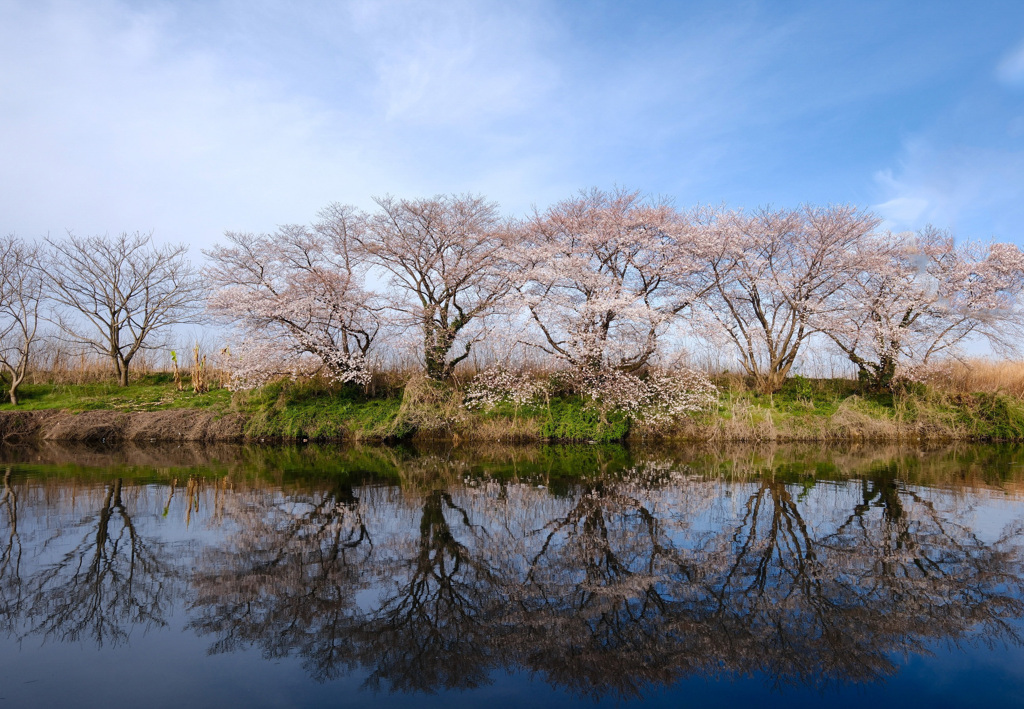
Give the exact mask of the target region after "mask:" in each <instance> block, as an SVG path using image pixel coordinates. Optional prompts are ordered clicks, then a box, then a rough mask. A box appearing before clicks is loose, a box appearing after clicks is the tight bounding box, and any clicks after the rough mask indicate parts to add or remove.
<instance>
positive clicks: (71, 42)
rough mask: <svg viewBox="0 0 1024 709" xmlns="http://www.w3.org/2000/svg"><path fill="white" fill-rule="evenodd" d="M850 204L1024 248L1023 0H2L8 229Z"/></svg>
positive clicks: (219, 226)
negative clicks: (404, 208)
mask: <svg viewBox="0 0 1024 709" xmlns="http://www.w3.org/2000/svg"><path fill="white" fill-rule="evenodd" d="M615 184H618V185H624V186H628V187H634V188H638V189H641V190H644V191H646V192H649V193H652V194H662V195H671V196H673V197H675V199H676V202H677V204H679V205H680V206H689V205H693V204H696V203H715V204H717V203H726V204H729V205H732V206H743V207H753V206H757V205H763V204H775V205H795V204H798V203H801V202H813V203H829V202H852V203H855V204H858V205H862V206H865V207H871V208H873V209H875V210H877V211H878V212H879V213H880V214H881V215H882V216H884V217H885V218H886V219H887V220H888V222H887V223H888V225H889V226H890V227H892V228H896V229H903V228H917V227H920V226H922V225H924V224H926V223H928V222H931V223H934V224H936V225H938V226H943V227H949V228H951V229H953V230H954V231H955V232H956V233H957V234H958V235H960V236H963V237H975V238H982V239H988V238H991V237H995V238H998V239H1000V240H1010V241H1016V242H1017V243H1024V234H1022V231H1021V227H1020V225H1021V224H1022V223H1024V2H1020V1H1019V0H1016V1H1015V2H976V3H967V2H956V3H952V2H950V3H942V2H935V1H930V2H904V3H899V2H886V3H881V2H878V3H873V2H864V1H863V0H861V1H858V2H824V1H822V2H806V3H796V2H739V3H729V2H707V3H701V2H695V3H685V2H666V3H657V2H649V3H639V2H633V3H628V4H627V3H613V2H543V1H540V0H536V1H529V0H527V1H525V2H523V1H520V2H461V1H459V0H445V1H444V2H420V3H416V2H386V1H383V2H350V3H344V2H323V3H317V2H302V3H299V2H288V3H286V2H260V1H259V0H245V1H235V0H225V1H221V2H218V1H217V0H204V1H196V2H190V1H180V2H115V1H105V0H93V1H90V2H46V1H44V0H34V1H26V2H12V1H10V0H0V229H3V230H5V231H14V232H17V233H18V234H20V235H22V236H28V237H35V236H40V235H43V234H45V233H53V234H59V233H62V232H63V231H64V230H65V229H73V230H75V231H76V232H78V233H96V232H117V231H122V230H136V229H142V230H150V229H152V230H155V232H156V234H157V235H158V237H159V238H161V239H165V240H170V241H185V242H188V243H191V244H194V245H196V246H205V245H208V244H211V243H213V242H215V241H216V240H217V239H218V238H219V236H220V235H221V234H222V233H223V231H224V230H226V229H233V230H254V231H261V230H269V229H273V228H274V226H275V225H277V224H281V223H286V222H304V221H309V220H310V219H312V217H313V215H314V213H315V212H316V211H317V210H318V209H319V208H320V207H322V206H323V205H324V204H326V203H327V202H330V201H341V202H348V203H353V204H357V205H361V206H364V207H367V206H370V198H371V197H372V196H373V195H379V194H384V193H388V192H390V193H392V194H396V195H400V196H423V195H431V194H436V193H442V192H464V191H473V192H479V193H483V194H486V195H487V196H489V197H490V198H492V199H494V200H496V201H498V202H500V203H501V204H502V206H503V207H504V208H505V210H506V211H508V212H510V213H513V214H518V213H523V212H525V211H526V210H528V209H529V208H530V207H531V205H534V204H536V205H537V206H539V207H543V206H545V205H546V204H548V203H550V202H552V201H554V200H557V199H560V198H562V197H566V196H569V195H570V194H572V193H573V192H574V191H576V190H577V189H580V188H584V187H589V186H594V185H596V186H601V187H610V186H612V185H615Z"/></svg>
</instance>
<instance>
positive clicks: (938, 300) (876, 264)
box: [823, 227, 1024, 388]
mask: <svg viewBox="0 0 1024 709" xmlns="http://www.w3.org/2000/svg"><path fill="white" fill-rule="evenodd" d="M863 247H864V248H863V249H861V250H860V251H859V255H860V256H861V258H858V259H857V260H856V261H855V269H854V270H853V271H852V273H851V275H850V278H849V279H848V280H847V281H846V284H845V285H844V288H843V291H842V292H841V294H840V295H841V297H840V307H837V308H835V309H834V310H833V311H832V312H831V313H830V314H829V317H828V318H826V320H827V322H826V323H825V325H824V326H823V330H824V332H825V333H826V334H827V335H828V337H829V338H830V339H831V340H832V341H833V342H834V343H835V345H836V346H837V347H838V348H839V350H840V351H842V352H843V353H844V354H845V355H846V356H847V357H848V358H849V360H850V361H851V362H852V363H853V364H854V365H856V366H857V370H858V375H859V377H860V379H861V380H862V381H864V382H865V383H868V384H869V385H871V386H873V387H875V388H882V387H886V386H889V385H890V383H891V382H892V381H893V378H894V377H895V376H896V375H897V373H898V371H899V369H900V368H901V367H908V366H910V367H912V366H916V365H927V364H929V362H930V361H932V360H933V358H935V357H936V356H941V355H949V354H954V355H955V354H956V353H957V352H958V348H959V347H960V346H961V345H962V344H963V343H964V342H965V341H966V340H968V339H969V338H982V339H985V340H987V341H988V342H989V343H990V344H992V346H993V347H994V349H996V350H997V351H1001V352H1003V353H1007V354H1012V353H1015V352H1017V351H1018V343H1019V342H1020V338H1021V336H1022V335H1024V304H1022V303H1021V302H1020V293H1021V292H1022V289H1024V253H1022V252H1021V250H1020V249H1019V248H1018V247H1017V246H1015V245H1013V244H1000V243H992V244H988V245H984V244H980V243H977V242H964V243H960V244H957V243H956V242H955V240H954V238H953V236H952V235H951V234H949V233H948V232H946V231H940V230H938V229H935V228H933V227H928V228H926V229H924V230H922V231H920V232H918V233H917V234H909V233H903V234H886V235H883V236H879V237H877V238H875V239H872V240H870V241H868V242H866V243H865V244H863Z"/></svg>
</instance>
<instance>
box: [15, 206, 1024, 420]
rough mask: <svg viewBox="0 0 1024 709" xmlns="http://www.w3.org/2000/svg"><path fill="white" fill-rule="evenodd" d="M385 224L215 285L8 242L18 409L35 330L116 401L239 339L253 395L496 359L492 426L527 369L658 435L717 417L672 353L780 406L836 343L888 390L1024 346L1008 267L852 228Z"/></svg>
mask: <svg viewBox="0 0 1024 709" xmlns="http://www.w3.org/2000/svg"><path fill="white" fill-rule="evenodd" d="M376 203H377V207H376V209H375V210H373V211H372V212H370V213H364V212H362V211H360V210H358V209H355V208H353V207H349V206H343V205H338V204H332V205H329V206H328V207H327V208H326V209H324V210H323V211H321V212H320V213H319V215H318V216H317V219H316V220H315V221H314V223H313V224H311V225H308V226H305V225H287V226H282V227H280V228H278V229H277V230H276V231H274V232H272V233H268V234H249V233H236V232H228V233H227V234H226V241H225V242H224V243H223V244H221V245H219V246H217V247H215V248H213V249H211V250H209V251H207V252H206V256H207V258H208V262H207V263H206V265H205V266H204V267H203V268H202V269H197V268H196V267H195V266H194V265H192V264H191V263H190V262H189V261H188V259H187V247H185V246H184V245H166V246H158V245H156V244H154V242H153V240H152V236H151V235H150V234H144V233H134V234H127V233H125V234H120V235H118V236H115V237H109V236H92V237H77V236H75V235H73V234H69V235H68V236H67V237H66V238H62V239H46V240H45V241H43V242H41V243H33V242H29V241H26V240H22V239H19V238H17V237H14V236H8V237H4V238H3V239H0V368H2V371H3V373H4V378H5V379H6V381H7V385H8V390H9V395H10V397H11V401H12V402H15V403H16V401H17V388H18V385H19V384H20V383H21V382H22V381H23V380H24V379H25V377H26V375H27V373H28V372H29V371H30V360H31V357H30V355H31V353H32V349H33V347H34V346H35V345H36V344H37V343H38V341H39V339H40V337H41V334H40V333H41V330H47V331H49V332H51V333H52V334H54V336H55V337H58V338H59V339H60V340H61V341H62V342H63V343H64V344H65V345H68V346H71V347H73V348H78V349H79V350H81V351H82V352H91V353H92V354H94V355H99V356H102V357H106V358H108V359H109V361H110V362H111V363H112V365H113V368H114V370H115V371H116V372H117V375H118V379H119V381H120V383H121V384H122V385H127V383H128V380H129V376H128V372H129V367H130V365H131V362H132V361H133V359H134V358H135V357H136V356H137V355H138V354H139V353H140V352H142V351H145V350H147V349H154V348H157V349H158V348H161V347H165V346H166V339H167V338H166V337H165V336H166V335H168V334H169V333H170V332H171V331H172V330H173V328H174V327H175V326H176V325H179V324H182V323H203V322H216V323H217V324H219V325H228V326H231V327H232V329H233V331H234V334H233V335H232V336H231V338H230V340H229V342H230V346H229V347H228V348H226V349H225V351H224V353H223V357H222V366H224V367H226V368H227V369H229V370H230V371H231V374H232V378H233V382H234V385H235V386H237V387H241V388H244V387H252V386H259V385H260V384H262V383H264V382H266V381H269V380H270V379H273V378H275V377H279V376H300V375H308V374H313V373H320V374H322V375H326V376H329V377H333V378H334V379H336V380H339V381H348V382H356V383H366V382H367V381H368V380H369V377H370V371H371V369H372V368H373V367H375V366H381V363H382V362H386V360H387V359H388V357H389V356H391V357H393V353H394V352H395V351H396V350H398V349H401V348H405V347H407V345H408V344H409V337H410V335H414V339H415V342H416V344H415V347H413V348H412V349H413V350H414V351H415V352H416V355H417V356H418V358H419V359H420V361H421V362H422V364H423V367H424V371H425V374H426V375H427V376H428V377H429V378H431V379H434V380H445V379H448V378H450V377H451V376H452V374H453V372H454V370H455V368H456V367H457V366H458V365H459V363H460V362H463V361H464V360H466V358H467V357H469V356H470V354H471V352H473V351H474V348H477V349H480V348H481V346H482V347H483V348H484V350H486V352H487V353H488V356H489V357H490V358H492V359H495V358H496V359H498V360H505V361H504V362H499V364H503V365H504V366H503V367H500V366H499V367H497V368H492V369H491V370H489V371H487V372H485V373H484V376H482V377H480V378H479V380H478V387H477V388H476V390H475V391H473V392H471V396H470V400H473V401H477V402H479V403H482V404H487V403H492V402H494V401H496V400H498V399H501V398H505V399H509V400H512V401H515V402H521V401H525V400H528V399H530V398H536V397H538V396H541V395H543V394H544V393H545V391H546V390H545V386H547V384H546V380H545V379H544V378H542V377H541V378H538V377H535V376H534V377H531V375H530V374H529V373H527V372H524V371H521V370H516V368H515V367H514V366H510V365H512V363H513V362H514V360H515V358H514V357H513V355H514V354H516V353H519V354H520V355H521V353H523V352H531V351H532V352H533V353H534V354H535V355H539V356H540V357H542V358H543V361H545V362H547V363H548V365H549V367H548V368H549V369H554V370H556V371H558V372H559V373H560V374H561V376H563V377H566V378H568V380H569V384H570V385H571V386H572V387H573V388H575V389H576V390H577V391H580V392H581V393H583V394H585V395H587V396H589V397H590V398H591V399H593V400H595V401H600V402H603V404H605V405H608V406H610V407H614V408H625V409H627V410H628V409H630V407H634V408H636V407H637V406H640V404H639V403H638V402H641V401H643V402H646V403H645V404H644V405H643V406H644V407H645V408H646V410H647V411H649V412H654V414H652V415H663V414H665V413H666V412H669V411H671V412H678V411H679V410H686V409H690V408H694V407H698V408H699V407H700V406H701V405H703V403H706V401H707V399H708V395H709V388H708V387H709V384H708V383H707V382H706V380H701V379H700V377H696V376H695V375H694V373H693V372H688V371H686V370H684V369H680V368H678V367H676V368H666V363H667V357H666V352H667V350H668V349H670V348H671V347H677V346H678V345H679V344H680V343H684V344H685V343H687V342H691V341H694V340H700V341H703V342H707V343H710V344H711V345H712V346H713V347H715V348H717V349H720V350H722V351H731V352H733V353H734V355H735V357H736V361H737V362H738V363H739V366H740V367H741V368H742V370H743V371H744V372H745V373H746V374H747V375H749V376H751V377H752V378H754V379H755V380H756V381H757V383H758V386H759V387H760V388H761V389H762V390H764V391H774V390H776V389H778V388H779V387H780V386H781V384H782V382H783V381H784V379H785V378H786V376H787V375H788V374H789V373H790V372H791V370H792V368H793V367H794V365H796V364H797V362H798V361H799V358H800V356H801V355H802V354H805V353H806V351H807V350H808V349H809V346H812V347H820V346H821V343H829V345H830V347H831V348H832V349H833V350H834V351H836V352H839V353H841V354H842V355H843V356H845V357H846V358H847V359H848V360H849V361H850V362H851V364H852V365H853V366H855V367H856V369H857V371H858V373H859V375H860V377H861V378H862V379H863V380H864V381H865V382H866V383H867V384H869V385H871V386H875V387H884V386H887V385H889V384H890V383H891V382H892V380H893V378H894V377H896V376H897V375H898V374H899V373H900V372H901V371H902V372H905V373H908V374H909V375H910V376H912V375H913V371H914V367H918V366H920V365H927V364H928V363H929V362H932V361H934V360H936V359H937V358H941V357H947V356H949V355H951V354H953V355H955V354H957V353H958V352H960V351H961V348H962V347H963V345H964V344H965V343H967V342H969V341H972V340H976V339H983V340H987V341H988V342H989V343H991V345H992V346H993V347H994V348H995V349H996V350H997V351H999V352H1002V353H1011V354H1012V353H1014V352H1015V351H1016V348H1017V344H1018V343H1019V342H1020V341H1021V336H1022V335H1024V306H1022V303H1021V300H1020V295H1021V292H1022V288H1024V254H1022V252H1021V250H1020V249H1019V248H1018V247H1017V246H1015V245H1013V244H1007V243H987V244H982V243H977V242H959V243H957V242H955V241H954V239H953V237H952V236H951V235H950V234H948V233H946V232H943V231H938V230H936V229H932V228H928V229H925V230H923V231H920V232H918V233H915V234H911V233H900V234H893V233H890V232H887V231H882V230H880V228H879V221H878V219H877V218H876V217H874V216H873V215H871V214H869V213H867V212H863V211H860V210H857V209H855V208H852V207H848V206H829V207H812V206H804V207H800V208H797V209H770V208H764V209H759V210H756V211H751V212H748V211H743V210H730V209H726V208H707V207H705V208H697V209H692V210H687V211H684V210H679V209H677V208H675V207H674V206H672V205H671V204H670V203H668V202H665V201H658V200H651V199H648V198H645V197H643V196H642V195H640V194H639V193H637V192H631V191H627V190H621V189H620V190H615V191H612V192H603V191H600V190H596V189H595V190H591V191H589V192H582V193H580V194H578V195H577V196H575V197H572V198H570V199H567V200H564V201H562V202H558V203H557V204H555V205H553V206H551V207H550V208H548V209H547V210H545V211H535V212H534V213H533V214H532V215H530V216H529V217H527V218H525V219H517V220H513V219H508V218H505V217H503V216H502V215H501V214H500V212H499V210H498V207H497V205H496V204H494V203H492V202H489V201H487V200H486V199H484V198H482V197H479V196H473V195H461V196H460V195H450V196H438V197H434V198H432V199H419V200H407V199H397V198H393V197H385V198H381V199H378V200H377V201H376ZM41 323H42V327H41ZM521 359H522V357H520V360H521ZM533 359H534V361H536V356H535V357H534V358H533ZM669 370H670V371H669ZM702 402H703V403H702Z"/></svg>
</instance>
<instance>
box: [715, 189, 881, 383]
mask: <svg viewBox="0 0 1024 709" xmlns="http://www.w3.org/2000/svg"><path fill="white" fill-rule="evenodd" d="M877 224H878V219H877V218H876V217H874V216H873V215H872V214H870V213H867V212H862V211H858V210H857V209H855V208H853V207H850V206H829V207H812V206H805V207H802V208H799V209H794V210H787V209H760V210H758V211H756V212H753V213H749V214H748V213H745V212H742V211H731V212H719V213H715V214H712V215H711V216H710V218H708V219H707V220H706V221H705V223H704V229H705V230H706V231H707V233H709V234H710V235H713V237H714V238H713V239H712V241H714V242H717V249H716V251H715V253H714V254H713V255H712V256H711V258H710V261H709V267H710V274H711V278H712V280H713V284H714V286H713V288H711V289H710V290H709V291H708V294H707V297H705V298H703V299H702V301H701V305H702V308H701V311H702V313H701V314H702V316H703V321H704V324H705V326H706V327H705V333H707V334H709V335H710V336H711V337H715V336H720V337H721V338H722V339H723V340H724V342H725V343H727V344H729V345H732V347H733V348H734V349H735V350H736V352H737V354H738V357H739V363H740V366H741V367H742V368H743V370H744V371H745V372H746V373H747V374H748V375H750V376H752V377H754V379H755V380H756V382H757V385H758V387H759V388H760V389H761V390H762V391H765V392H771V391H776V390H778V388H779V387H780V386H782V383H783V381H784V380H785V377H786V375H787V374H788V373H789V371H790V369H791V368H792V367H793V365H794V363H795V362H796V360H797V355H798V354H799V352H800V348H801V347H802V346H803V345H804V344H806V343H807V341H808V340H809V339H810V338H811V337H812V336H813V335H814V334H815V333H817V332H819V329H820V327H821V326H822V324H823V323H824V322H827V320H826V318H825V317H824V316H825V315H826V314H827V312H828V311H829V309H830V308H834V307H837V299H836V294H837V293H838V292H840V291H841V289H842V288H843V287H844V285H845V284H846V281H847V279H848V278H849V274H850V272H851V259H852V258H853V257H854V256H855V255H856V253H857V247H858V245H860V244H861V243H862V242H864V241H865V240H866V239H868V238H869V237H870V236H871V234H872V230H873V229H874V228H875V227H876V226H877Z"/></svg>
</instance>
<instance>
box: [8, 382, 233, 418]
mask: <svg viewBox="0 0 1024 709" xmlns="http://www.w3.org/2000/svg"><path fill="white" fill-rule="evenodd" d="M4 396H5V398H4V399H2V402H3V403H0V411H14V410H17V411H38V410H42V409H64V410H67V411H74V412H79V411H92V410H97V409H105V410H110V409H113V410H118V411H158V410H161V409H192V408H198V409H214V410H224V409H227V408H228V407H229V406H230V404H231V392H229V391H227V390H225V389H214V390H212V391H210V392H208V393H206V394H194V393H193V392H192V389H191V388H190V387H187V388H186V389H185V391H178V390H177V388H176V387H175V386H174V382H173V380H172V379H171V375H169V374H151V375H146V376H144V377H141V378H140V379H138V380H137V381H133V382H132V384H131V385H130V386H128V387H121V386H118V385H117V383H116V382H114V381H109V382H97V383H90V384H23V385H22V386H21V387H19V388H18V405H17V406H16V407H15V406H12V405H11V403H10V400H9V399H7V398H6V391H5V392H4Z"/></svg>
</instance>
